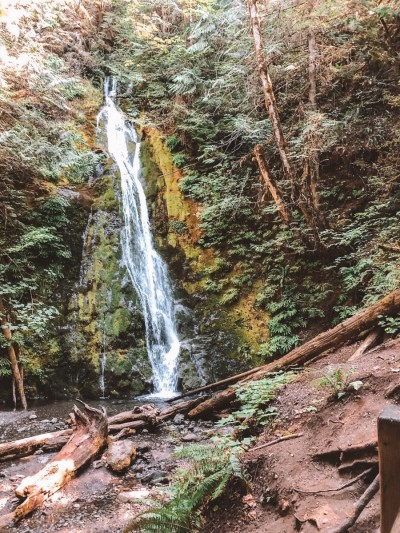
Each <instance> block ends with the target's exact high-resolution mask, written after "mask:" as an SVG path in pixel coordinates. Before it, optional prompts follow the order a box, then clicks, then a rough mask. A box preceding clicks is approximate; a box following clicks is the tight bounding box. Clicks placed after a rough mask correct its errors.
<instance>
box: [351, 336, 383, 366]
mask: <svg viewBox="0 0 400 533" xmlns="http://www.w3.org/2000/svg"><path fill="white" fill-rule="evenodd" d="M380 334H381V329H380V328H374V329H373V330H372V331H371V332H370V333H369V334H368V335H367V336H366V337H365V339H364V340H363V342H362V343H361V344H360V346H359V347H358V348H357V350H356V351H355V352H354V353H353V355H352V356H351V357H349V359H348V361H354V360H355V359H357V358H358V357H360V356H361V355H363V354H365V352H366V351H367V350H368V349H369V348H372V346H373V345H374V344H375V343H376V342H377V340H378V338H379V336H380Z"/></svg>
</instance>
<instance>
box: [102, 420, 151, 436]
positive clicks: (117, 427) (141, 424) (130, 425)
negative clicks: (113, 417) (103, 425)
mask: <svg viewBox="0 0 400 533" xmlns="http://www.w3.org/2000/svg"><path fill="white" fill-rule="evenodd" d="M146 427H149V424H148V423H147V422H145V421H144V420H134V421H133V422H124V423H123V424H111V425H110V426H108V430H109V431H110V433H114V432H116V431H121V429H135V430H137V429H144V428H146Z"/></svg>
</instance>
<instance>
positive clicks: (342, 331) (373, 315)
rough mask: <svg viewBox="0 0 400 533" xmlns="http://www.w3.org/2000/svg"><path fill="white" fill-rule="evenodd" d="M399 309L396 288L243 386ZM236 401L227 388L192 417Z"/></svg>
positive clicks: (399, 291)
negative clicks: (380, 316)
mask: <svg viewBox="0 0 400 533" xmlns="http://www.w3.org/2000/svg"><path fill="white" fill-rule="evenodd" d="M399 308H400V289H396V290H395V291H393V292H391V293H390V294H389V295H388V296H385V298H383V299H382V300H379V301H378V302H376V303H375V304H373V305H371V306H369V307H367V308H366V309H363V310H362V311H360V312H358V313H356V314H355V315H354V316H352V317H350V318H348V319H347V320H345V321H344V322H341V323H340V324H338V325H337V326H335V327H334V328H332V329H330V330H328V331H325V332H324V333H320V334H319V335H317V336H316V337H315V338H314V339H311V340H310V341H308V342H306V343H305V344H303V345H302V346H299V347H298V348H295V349H294V350H292V351H291V352H289V353H288V354H287V355H285V356H284V357H282V358H280V359H278V360H277V361H273V362H272V363H269V364H267V365H264V366H261V367H258V368H257V369H255V372H254V373H253V374H251V375H250V376H248V377H247V378H245V379H244V380H243V382H244V383H246V381H250V380H257V379H262V378H264V377H265V376H266V375H267V374H268V373H269V372H276V371H277V370H280V369H281V368H284V367H286V366H288V365H294V364H300V363H305V362H306V361H308V360H310V359H312V358H313V357H315V356H317V355H319V354H321V353H323V352H325V351H327V350H329V349H330V348H334V347H335V348H337V347H339V346H341V345H342V344H344V343H345V342H346V341H348V340H350V339H351V338H354V337H355V336H356V335H357V334H358V333H360V331H363V330H365V329H369V328H371V327H373V326H375V325H376V323H377V321H378V320H379V319H378V317H379V315H391V314H393V313H394V312H396V311H397V310H398V309H399ZM235 398H236V388H235V387H229V388H228V389H226V390H224V391H222V392H220V393H217V394H215V395H214V396H212V397H211V398H210V399H208V400H206V401H204V402H202V403H201V404H199V405H198V406H197V407H195V408H194V409H192V410H191V411H189V413H188V415H189V417H191V418H197V417H199V416H204V415H205V414H207V413H210V412H211V411H213V410H218V409H221V408H222V407H224V406H225V405H227V404H229V403H230V402H232V401H233V400H234V399H235Z"/></svg>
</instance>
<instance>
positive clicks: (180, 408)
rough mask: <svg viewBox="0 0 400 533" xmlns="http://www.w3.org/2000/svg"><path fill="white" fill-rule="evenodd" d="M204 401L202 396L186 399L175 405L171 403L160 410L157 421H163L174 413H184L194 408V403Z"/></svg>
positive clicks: (172, 416)
mask: <svg viewBox="0 0 400 533" xmlns="http://www.w3.org/2000/svg"><path fill="white" fill-rule="evenodd" d="M202 402H204V396H203V397H201V398H195V399H194V400H187V401H186V402H179V403H177V404H176V405H172V406H171V407H168V408H167V409H164V411H161V413H160V416H159V417H158V421H159V422H164V421H165V420H171V418H174V416H175V415H178V414H184V413H187V412H188V411H190V410H191V409H194V408H195V407H196V405H199V403H202Z"/></svg>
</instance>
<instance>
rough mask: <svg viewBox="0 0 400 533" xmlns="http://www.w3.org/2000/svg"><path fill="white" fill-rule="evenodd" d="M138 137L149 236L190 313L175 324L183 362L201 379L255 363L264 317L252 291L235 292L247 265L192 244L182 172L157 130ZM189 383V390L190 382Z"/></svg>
mask: <svg viewBox="0 0 400 533" xmlns="http://www.w3.org/2000/svg"><path fill="white" fill-rule="evenodd" d="M143 138H144V139H143V143H142V162H143V174H144V179H145V181H146V184H147V195H148V199H149V203H150V204H151V212H152V220H153V232H154V234H155V235H156V239H157V244H158V246H159V248H160V249H161V251H162V253H163V255H164V257H165V258H166V259H167V262H168V264H169V266H170V270H171V275H172V276H173V278H174V280H175V281H176V283H177V286H178V294H180V296H181V298H182V301H183V303H184V305H187V306H188V307H189V308H190V309H191V311H192V316H191V319H190V320H189V319H188V317H187V314H186V315H185V316H184V317H183V320H180V322H181V330H182V331H181V335H182V337H183V339H184V342H183V345H184V347H185V346H186V347H187V349H188V351H189V356H188V355H187V354H186V355H185V349H184V350H183V352H184V354H183V359H185V357H186V358H187V359H190V360H191V361H192V362H194V364H195V365H196V366H197V373H200V375H201V376H202V377H203V380H208V379H217V378H219V377H222V376H225V375H228V374H232V372H234V371H236V370H240V369H242V368H245V367H249V366H252V365H254V364H257V363H258V362H259V361H260V357H259V350H260V346H261V345H262V344H263V343H264V342H267V340H268V316H267V315H266V313H265V312H263V311H261V310H259V309H257V308H256V306H255V299H256V294H257V287H254V285H253V286H251V287H250V288H246V287H243V286H241V287H239V288H238V283H237V280H240V279H242V278H243V279H244V278H245V276H246V269H247V268H248V265H246V264H244V263H238V264H236V265H232V264H229V263H228V262H227V261H226V260H225V259H224V258H223V257H221V256H220V255H218V254H217V253H216V251H215V250H213V249H210V248H203V247H202V246H201V245H200V244H199V243H198V241H199V239H200V238H201V228H200V216H199V215H200V206H199V205H198V204H196V203H195V202H194V201H192V200H191V199H189V198H186V197H185V196H184V194H183V193H182V192H181V190H180V187H179V181H180V179H181V178H182V176H183V174H182V171H181V170H180V169H179V168H177V167H176V166H175V165H174V163H173V156H172V154H171V153H170V151H169V150H168V148H167V147H166V144H165V142H164V139H163V137H162V135H161V134H160V132H159V131H157V130H155V129H150V128H147V129H145V130H144V132H143ZM199 359H200V360H199ZM183 364H185V363H183ZM189 381H190V383H188V385H193V384H194V383H192V381H195V380H192V379H190V380H189ZM184 384H185V383H184Z"/></svg>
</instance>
